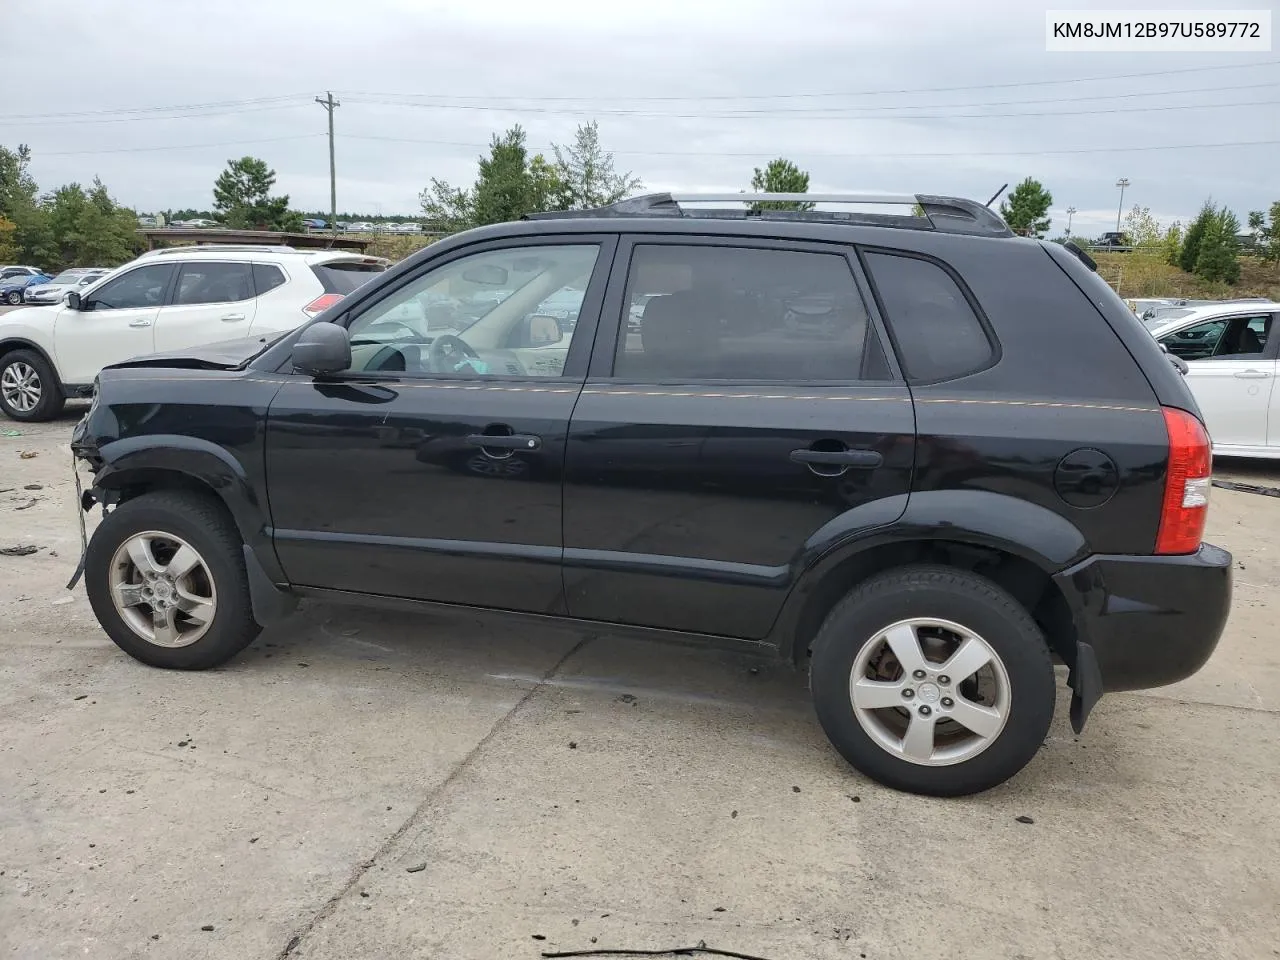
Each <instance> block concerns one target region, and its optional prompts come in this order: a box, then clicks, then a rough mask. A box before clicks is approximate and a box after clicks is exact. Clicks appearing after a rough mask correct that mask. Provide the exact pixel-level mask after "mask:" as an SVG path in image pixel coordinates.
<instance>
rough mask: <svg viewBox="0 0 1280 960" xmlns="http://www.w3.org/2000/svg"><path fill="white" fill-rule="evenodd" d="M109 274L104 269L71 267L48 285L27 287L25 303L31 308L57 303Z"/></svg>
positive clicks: (107, 270) (106, 269)
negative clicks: (74, 291)
mask: <svg viewBox="0 0 1280 960" xmlns="http://www.w3.org/2000/svg"><path fill="white" fill-rule="evenodd" d="M110 272H111V271H110V270H109V269H108V268H106V267H72V268H71V269H70V270H63V271H62V272H61V273H59V274H58V275H57V276H55V277H53V278H52V279H51V280H50V281H49V282H48V283H42V284H40V285H39V286H35V287H28V288H27V290H26V302H27V303H29V304H31V305H33V306H35V305H45V306H47V305H48V304H51V303H57V302H58V301H59V300H61V299H62V298H63V297H65V296H66V295H67V294H68V293H70V292H71V291H72V290H83V289H84V288H85V287H87V286H89V284H91V283H95V282H96V281H98V280H100V279H101V278H102V277H105V276H106V275H107V274H108V273H110Z"/></svg>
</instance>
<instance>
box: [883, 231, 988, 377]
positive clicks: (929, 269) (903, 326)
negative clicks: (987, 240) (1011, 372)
mask: <svg viewBox="0 0 1280 960" xmlns="http://www.w3.org/2000/svg"><path fill="white" fill-rule="evenodd" d="M863 256H864V258H865V261H866V264H867V271H868V272H869V273H870V274H871V279H872V283H873V285H874V287H875V291H876V297H877V299H878V300H879V301H880V309H881V311H882V312H883V313H884V319H885V322H886V323H887V324H888V326H889V332H890V336H891V337H892V339H893V341H894V345H895V346H896V347H897V350H898V357H899V359H900V360H901V361H902V366H903V369H904V370H905V371H906V374H907V376H908V377H909V378H910V379H912V380H921V381H937V380H949V379H952V378H954V377H960V376H964V375H966V374H969V373H976V372H977V371H978V370H981V369H982V368H984V367H986V366H989V365H990V364H991V362H992V361H993V360H994V359H995V347H994V345H993V343H992V341H991V338H990V337H989V336H988V335H987V331H986V328H985V327H984V326H983V324H982V321H981V320H979V319H978V316H977V314H976V313H975V312H974V309H973V307H972V305H971V304H970V302H969V300H968V298H966V297H965V295H964V291H962V290H961V289H960V285H959V284H958V283H957V282H956V280H955V278H954V277H952V276H951V274H950V273H949V272H948V271H947V270H946V269H944V268H943V267H942V266H941V265H940V264H938V263H936V262H934V261H932V260H926V259H924V258H922V257H917V256H911V255H908V254H898V253H884V252H866V253H864V254H863Z"/></svg>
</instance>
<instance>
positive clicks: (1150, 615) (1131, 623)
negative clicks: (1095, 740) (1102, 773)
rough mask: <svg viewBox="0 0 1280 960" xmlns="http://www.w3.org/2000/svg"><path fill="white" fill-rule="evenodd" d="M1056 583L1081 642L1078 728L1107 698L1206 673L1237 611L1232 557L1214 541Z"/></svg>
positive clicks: (1095, 561) (1084, 565) (1097, 563)
mask: <svg viewBox="0 0 1280 960" xmlns="http://www.w3.org/2000/svg"><path fill="white" fill-rule="evenodd" d="M1054 580H1055V581H1056V583H1057V584H1058V587H1059V588H1060V589H1061V590H1062V593H1063V595H1064V596H1065V597H1066V598H1067V602H1068V604H1069V605H1070V606H1071V608H1072V611H1071V612H1072V617H1073V619H1074V621H1075V627H1076V635H1077V638H1078V643H1077V657H1076V663H1074V664H1072V671H1071V686H1072V688H1073V689H1074V690H1075V694H1076V697H1075V699H1076V701H1077V702H1074V703H1073V704H1072V711H1071V712H1072V722H1073V724H1074V725H1076V727H1077V729H1079V728H1080V727H1081V726H1083V725H1084V720H1085V718H1086V717H1087V716H1088V712H1089V710H1090V709H1092V707H1093V705H1094V703H1096V702H1097V700H1098V698H1099V697H1101V696H1102V694H1103V693H1111V692H1115V691H1118V690H1141V689H1145V688H1147V687H1160V686H1164V685H1165V684H1168V683H1175V682H1177V681H1178V680H1182V679H1185V678H1186V677H1189V676H1191V675H1192V674H1193V673H1195V672H1196V671H1197V670H1199V669H1200V668H1201V667H1202V666H1204V664H1205V661H1207V660H1208V659H1209V656H1210V655H1211V654H1212V653H1213V651H1214V648H1215V647H1216V646H1217V645H1218V638H1219V637H1220V636H1221V635H1222V629H1223V627H1224V626H1225V625H1226V622H1227V614H1228V613H1229V612H1230V611H1231V554H1229V553H1227V551H1225V550H1223V549H1221V548H1219V547H1215V546H1213V545H1212V544H1208V543H1206V544H1201V546H1200V549H1199V550H1198V551H1196V552H1195V553H1192V554H1186V555H1180V556H1169V557H1156V556H1104V555H1099V556H1094V557H1090V558H1089V559H1088V560H1085V561H1083V562H1081V563H1079V564H1077V565H1076V566H1074V567H1071V568H1070V569H1068V570H1064V571H1063V572H1062V573H1060V574H1058V575H1057V576H1056V577H1054ZM1077 714H1079V716H1078V718H1077Z"/></svg>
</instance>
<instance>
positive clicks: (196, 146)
mask: <svg viewBox="0 0 1280 960" xmlns="http://www.w3.org/2000/svg"><path fill="white" fill-rule="evenodd" d="M323 136H324V134H323V133H300V134H295V135H294V136H291V137H265V138H261V139H257V140H223V141H220V142H218V143H181V144H163V145H160V146H154V147H119V148H113V149H107V150H59V151H55V152H54V153H43V152H42V153H40V156H41V157H84V156H90V155H96V154H100V153H152V152H155V151H160V150H202V149H204V148H206V147H238V146H243V145H246V144H251V143H281V142H283V141H285V140H311V139H313V138H315V137H323Z"/></svg>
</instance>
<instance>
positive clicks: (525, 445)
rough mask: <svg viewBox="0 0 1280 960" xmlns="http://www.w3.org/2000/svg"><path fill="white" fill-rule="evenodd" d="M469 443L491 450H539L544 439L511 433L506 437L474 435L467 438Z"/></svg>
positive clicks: (485, 434)
mask: <svg viewBox="0 0 1280 960" xmlns="http://www.w3.org/2000/svg"><path fill="white" fill-rule="evenodd" d="M467 443H468V444H469V445H471V446H473V447H481V448H487V449H489V450H537V449H539V448H540V447H541V446H542V438H541V437H535V436H533V435H532V434H527V433H510V434H506V435H505V436H503V435H496V434H488V433H473V434H471V435H470V436H469V437H467Z"/></svg>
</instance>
